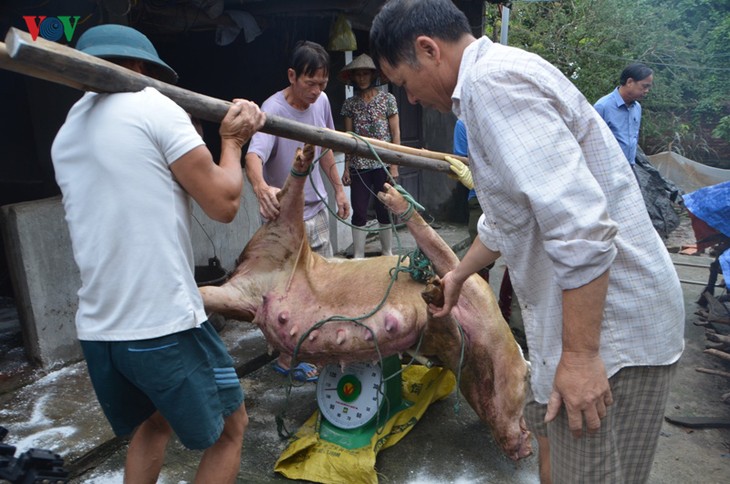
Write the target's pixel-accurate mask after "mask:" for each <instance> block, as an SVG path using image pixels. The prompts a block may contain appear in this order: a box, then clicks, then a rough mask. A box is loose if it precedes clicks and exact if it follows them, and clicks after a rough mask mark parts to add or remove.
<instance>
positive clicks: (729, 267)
mask: <svg viewBox="0 0 730 484" xmlns="http://www.w3.org/2000/svg"><path fill="white" fill-rule="evenodd" d="M682 199H683V200H684V205H685V206H686V207H687V210H689V211H690V212H691V213H692V215H694V216H695V217H697V218H699V219H700V220H702V221H703V222H705V223H706V224H707V225H709V226H710V227H712V228H713V229H715V230H717V231H718V232H720V233H722V234H723V235H725V236H726V237H730V182H723V183H719V184H717V185H712V186H709V187H704V188H700V189H699V190H696V191H694V192H691V193H687V194H686V195H684V196H683V197H682ZM719 261H720V267H722V273H723V274H724V275H725V277H726V278H728V277H730V250H726V251H725V252H723V253H722V254H721V255H720V258H719Z"/></svg>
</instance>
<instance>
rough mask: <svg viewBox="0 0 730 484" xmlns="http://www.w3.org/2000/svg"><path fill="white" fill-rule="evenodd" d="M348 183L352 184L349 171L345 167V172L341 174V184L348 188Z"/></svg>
mask: <svg viewBox="0 0 730 484" xmlns="http://www.w3.org/2000/svg"><path fill="white" fill-rule="evenodd" d="M350 183H352V179H351V178H350V170H349V169H348V168H347V167H345V172H344V173H343V174H342V184H343V185H345V186H346V187H349V186H350Z"/></svg>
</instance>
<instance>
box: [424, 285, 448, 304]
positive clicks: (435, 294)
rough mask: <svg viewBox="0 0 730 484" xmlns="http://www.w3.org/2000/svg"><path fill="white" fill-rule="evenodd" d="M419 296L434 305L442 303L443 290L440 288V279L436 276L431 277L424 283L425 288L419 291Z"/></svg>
mask: <svg viewBox="0 0 730 484" xmlns="http://www.w3.org/2000/svg"><path fill="white" fill-rule="evenodd" d="M421 297H422V298H423V300H424V301H426V304H433V305H435V306H439V307H441V306H443V305H444V291H443V289H442V288H441V280H439V279H437V278H431V280H429V281H428V284H426V288H425V289H424V290H423V291H421Z"/></svg>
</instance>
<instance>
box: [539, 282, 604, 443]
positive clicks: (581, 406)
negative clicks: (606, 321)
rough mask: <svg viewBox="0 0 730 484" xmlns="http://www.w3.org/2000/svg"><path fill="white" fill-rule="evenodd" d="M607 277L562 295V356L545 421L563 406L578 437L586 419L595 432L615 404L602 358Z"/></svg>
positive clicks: (590, 429)
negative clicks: (608, 410)
mask: <svg viewBox="0 0 730 484" xmlns="http://www.w3.org/2000/svg"><path fill="white" fill-rule="evenodd" d="M608 274H609V272H608V271H606V272H604V273H603V274H602V275H601V276H599V277H598V278H596V279H594V280H592V281H591V282H589V283H588V284H586V285H584V286H582V287H578V288H575V289H567V290H564V291H563V353H562V355H561V357H560V362H558V367H557V369H556V372H555V380H554V382H553V392H552V395H550V401H549V402H548V408H547V414H546V415H545V421H546V422H549V421H551V420H553V419H554V418H555V417H556V416H557V414H558V411H559V410H560V405H561V404H563V403H564V404H565V409H566V411H567V413H568V426H569V427H570V430H571V431H572V432H573V435H574V436H575V437H580V436H581V435H582V428H583V418H584V417H585V423H586V427H587V429H588V432H589V433H592V432H596V431H597V430H598V429H599V428H600V426H601V419H602V418H603V417H605V416H606V407H607V406H609V405H611V404H612V403H613V397H612V395H611V388H610V387H609V384H608V378H607V376H606V368H605V366H604V364H603V360H602V359H601V357H600V354H599V347H600V339H601V321H602V319H603V307H604V304H605V302H606V293H607V292H608Z"/></svg>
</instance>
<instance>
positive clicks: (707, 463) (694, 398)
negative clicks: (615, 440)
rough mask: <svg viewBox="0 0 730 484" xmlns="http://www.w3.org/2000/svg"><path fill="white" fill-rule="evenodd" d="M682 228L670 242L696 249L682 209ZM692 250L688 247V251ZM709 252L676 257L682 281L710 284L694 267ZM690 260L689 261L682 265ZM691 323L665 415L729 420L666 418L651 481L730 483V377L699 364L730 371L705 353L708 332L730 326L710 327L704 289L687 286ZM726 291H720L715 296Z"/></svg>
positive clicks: (672, 246)
mask: <svg viewBox="0 0 730 484" xmlns="http://www.w3.org/2000/svg"><path fill="white" fill-rule="evenodd" d="M680 220H681V223H680V226H679V227H678V228H677V229H676V230H674V231H673V232H672V233H670V234H669V237H668V238H667V240H666V246H667V248H668V249H669V250H670V252H680V251H682V250H683V249H685V250H684V252H692V246H693V245H694V243H695V237H694V232H693V231H692V227H691V223H690V221H689V215H688V214H687V212H686V210H684V209H680ZM687 248H689V250H686V249H687ZM712 260H713V257H711V256H710V255H709V254H694V255H691V256H685V257H682V256H679V258H677V257H675V265H676V267H677V271H678V273H679V276H680V280H683V281H698V282H707V277H708V275H709V271H708V270H707V269H699V268H693V267H690V266H689V265H691V264H695V263H697V264H699V265H702V264H709V262H710V261H712ZM682 264H688V265H686V266H685V265H682ZM683 286H684V287H685V294H686V296H685V307H686V312H687V315H688V316H687V325H686V333H685V342H686V347H685V352H684V355H683V356H682V360H681V363H680V365H679V367H678V369H677V374H676V376H675V379H674V383H673V388H672V391H671V393H670V396H669V402H668V405H667V409H666V412H665V415H666V416H667V417H711V418H713V419H714V420H717V421H718V422H719V421H723V420H724V422H725V428H722V427H718V426H713V427H711V428H687V427H683V426H679V425H675V424H671V423H669V422H666V421H665V422H664V425H663V427H662V433H661V437H660V440H659V448H658V450H657V455H656V458H655V461H654V468H653V471H652V476H651V479H650V482H651V483H656V484H659V483H686V482H702V483H717V484H720V483H727V482H730V404H728V403H725V402H723V400H722V398H721V397H722V395H723V394H726V393H728V392H730V378H728V377H723V376H716V375H710V374H705V373H700V372H698V371H697V368H708V369H713V370H719V371H724V372H730V361H723V360H722V359H719V358H717V357H714V356H712V355H709V354H707V353H705V352H704V349H705V347H706V345H707V343H708V340H707V338H706V336H705V332H706V331H707V330H708V329H709V330H716V331H718V332H720V333H724V334H728V333H730V325H724V324H722V325H721V324H714V325H709V326H705V325H704V324H705V323H704V322H703V321H702V319H701V318H700V317H699V316H697V315H696V314H694V313H695V311H696V310H699V309H700V306H699V305H697V304H696V300H697V299H698V297H699V295H700V293H701V291H702V289H703V287H702V286H701V285H699V284H690V285H688V283H687V282H685V283H684V284H683ZM724 292H725V289H717V290H716V292H715V295H716V296H719V295H720V294H722V293H724Z"/></svg>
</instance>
